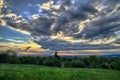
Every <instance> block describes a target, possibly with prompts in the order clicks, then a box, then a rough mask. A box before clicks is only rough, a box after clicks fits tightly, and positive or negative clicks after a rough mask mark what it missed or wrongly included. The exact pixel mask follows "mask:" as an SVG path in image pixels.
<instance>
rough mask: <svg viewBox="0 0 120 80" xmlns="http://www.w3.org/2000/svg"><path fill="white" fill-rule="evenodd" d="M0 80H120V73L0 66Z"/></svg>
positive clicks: (10, 65) (31, 66) (112, 71)
mask: <svg viewBox="0 0 120 80" xmlns="http://www.w3.org/2000/svg"><path fill="white" fill-rule="evenodd" d="M0 80H120V71H116V70H104V69H81V68H52V67H44V66H35V65H14V64H0Z"/></svg>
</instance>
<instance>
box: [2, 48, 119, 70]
mask: <svg viewBox="0 0 120 80" xmlns="http://www.w3.org/2000/svg"><path fill="white" fill-rule="evenodd" d="M0 63H10V64H36V65H44V66H52V67H69V68H102V69H114V70H120V58H119V57H96V56H89V57H82V58H78V57H74V58H69V57H59V56H58V55H57V52H55V55H54V56H51V57H40V56H38V57H32V56H21V57H18V56H17V55H16V53H15V52H14V51H11V50H8V51H5V52H0Z"/></svg>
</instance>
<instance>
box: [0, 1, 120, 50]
mask: <svg viewBox="0 0 120 80" xmlns="http://www.w3.org/2000/svg"><path fill="white" fill-rule="evenodd" d="M3 3H4V2H0V5H2V6H1V7H0V8H1V15H0V24H1V25H9V26H11V27H14V28H16V29H20V30H26V31H29V32H30V33H31V35H32V36H33V37H34V39H35V40H37V42H38V43H40V44H42V45H43V46H44V47H45V48H49V47H50V45H53V44H52V42H53V43H55V44H56V45H57V43H58V42H59V43H62V42H63V43H64V44H66V45H68V42H69V41H70V42H76V41H77V42H79V44H81V41H83V43H85V42H86V43H88V44H111V43H113V42H115V41H117V42H118V41H119V40H118V39H119V38H118V37H117V36H118V35H120V34H118V33H117V32H119V31H120V0H32V1H31V0H18V1H16V0H5V3H4V6H3ZM38 38H39V39H38ZM47 39H49V40H47ZM42 40H43V41H42ZM59 40H60V41H59ZM61 40H62V41H61ZM102 40H103V41H104V43H103V42H101V41H102ZM64 41H65V42H64ZM49 42H51V44H48V43H49ZM59 43H58V44H59ZM45 44H46V45H45ZM69 44H72V45H74V44H73V43H69ZM48 45H49V46H48ZM59 45H60V44H59Z"/></svg>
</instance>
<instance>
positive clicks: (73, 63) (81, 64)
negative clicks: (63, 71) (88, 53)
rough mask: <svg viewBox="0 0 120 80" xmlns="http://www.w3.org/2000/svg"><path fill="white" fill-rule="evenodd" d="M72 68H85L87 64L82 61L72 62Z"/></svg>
mask: <svg viewBox="0 0 120 80" xmlns="http://www.w3.org/2000/svg"><path fill="white" fill-rule="evenodd" d="M72 67H76V68H84V67H85V64H84V63H83V62H82V61H80V60H74V61H72Z"/></svg>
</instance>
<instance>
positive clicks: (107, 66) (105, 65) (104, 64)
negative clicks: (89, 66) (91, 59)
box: [101, 63, 110, 69]
mask: <svg viewBox="0 0 120 80" xmlns="http://www.w3.org/2000/svg"><path fill="white" fill-rule="evenodd" d="M101 68H103V69H110V66H109V64H108V63H102V64H101Z"/></svg>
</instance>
